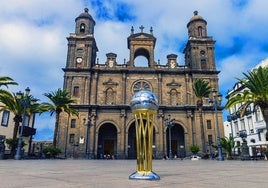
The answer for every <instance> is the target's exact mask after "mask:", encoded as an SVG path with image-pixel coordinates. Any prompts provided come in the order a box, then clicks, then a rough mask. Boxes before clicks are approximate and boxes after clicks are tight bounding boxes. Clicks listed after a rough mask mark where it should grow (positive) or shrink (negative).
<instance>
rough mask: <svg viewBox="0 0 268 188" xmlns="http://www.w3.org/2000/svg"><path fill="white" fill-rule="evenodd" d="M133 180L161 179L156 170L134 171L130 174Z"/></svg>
mask: <svg viewBox="0 0 268 188" xmlns="http://www.w3.org/2000/svg"><path fill="white" fill-rule="evenodd" d="M129 179H132V180H160V177H159V176H158V175H157V174H156V173H154V172H134V173H133V174H131V175H130V176H129Z"/></svg>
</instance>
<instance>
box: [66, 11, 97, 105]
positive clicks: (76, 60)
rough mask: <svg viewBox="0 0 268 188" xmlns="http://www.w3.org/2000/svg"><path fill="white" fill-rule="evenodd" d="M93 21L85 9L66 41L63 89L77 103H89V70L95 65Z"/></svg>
mask: <svg viewBox="0 0 268 188" xmlns="http://www.w3.org/2000/svg"><path fill="white" fill-rule="evenodd" d="M94 26H95V21H94V19H93V18H92V16H91V15H90V14H89V13H88V9H87V8H85V9H84V12H83V13H81V14H80V15H79V16H78V17H77V18H76V19H75V33H71V34H70V36H69V37H67V40H68V51H67V61H66V67H65V68H64V69H63V71H64V73H65V74H64V85H63V87H64V89H66V90H67V91H68V92H69V93H70V94H71V96H72V97H74V98H76V99H77V101H78V104H79V103H86V104H88V103H89V96H88V95H89V94H88V93H89V92H90V88H91V87H90V79H91V75H90V70H91V69H92V67H93V66H94V65H95V63H96V56H97V51H98V48H97V45H96V41H95V38H94Z"/></svg>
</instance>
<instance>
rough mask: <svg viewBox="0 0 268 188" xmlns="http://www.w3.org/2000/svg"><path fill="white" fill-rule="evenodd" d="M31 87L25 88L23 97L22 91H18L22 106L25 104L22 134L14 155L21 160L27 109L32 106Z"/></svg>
mask: <svg viewBox="0 0 268 188" xmlns="http://www.w3.org/2000/svg"><path fill="white" fill-rule="evenodd" d="M30 91H31V90H30V89H29V87H27V88H26V89H25V96H24V97H23V94H22V92H18V93H17V98H18V99H19V100H20V102H21V104H22V106H23V115H22V124H21V129H20V135H19V141H18V147H17V151H16V155H15V157H14V159H15V160H21V149H22V133H23V127H24V126H25V123H26V122H25V121H26V109H27V108H28V107H29V106H30V97H29V94H30Z"/></svg>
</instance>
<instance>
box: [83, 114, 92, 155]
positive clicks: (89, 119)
mask: <svg viewBox="0 0 268 188" xmlns="http://www.w3.org/2000/svg"><path fill="white" fill-rule="evenodd" d="M91 117H92V116H89V117H88V121H87V123H86V124H85V126H87V135H86V158H87V159H89V153H90V152H89V147H90V145H89V143H88V142H89V131H90V126H91ZM84 120H85V121H86V119H84Z"/></svg>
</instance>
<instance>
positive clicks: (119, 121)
mask: <svg viewBox="0 0 268 188" xmlns="http://www.w3.org/2000/svg"><path fill="white" fill-rule="evenodd" d="M75 24H76V25H75V32H74V33H71V34H70V36H68V37H67V40H68V51H67V60H66V67H65V68H63V71H64V83H63V88H64V89H66V90H67V91H68V92H69V93H70V94H71V97H72V98H74V99H76V100H77V103H76V104H73V105H72V107H73V108H75V109H77V110H78V112H79V115H78V117H77V116H71V115H67V114H66V113H62V114H61V116H60V122H59V132H58V139H57V147H59V148H61V149H62V152H63V153H62V154H63V155H64V156H65V157H67V158H69V157H74V158H88V159H104V158H107V159H113V158H117V159H134V158H136V132H135V118H134V116H133V114H132V112H131V109H130V101H131V99H132V97H133V95H134V93H135V92H137V91H139V90H149V91H151V92H153V93H154V94H155V95H156V96H157V99H158V103H159V108H158V110H157V115H156V118H155V122H154V129H153V145H152V149H153V157H154V158H155V159H159V158H163V156H166V155H167V156H170V157H172V156H173V157H174V156H175V157H176V156H177V157H185V156H188V155H190V154H191V151H190V149H189V148H190V146H192V145H198V146H199V147H200V151H201V153H208V152H212V151H211V145H212V144H213V143H214V144H215V145H217V144H216V143H217V126H219V129H220V133H221V134H222V135H223V121H222V112H221V109H222V108H220V109H219V111H218V113H215V111H216V110H214V108H213V107H212V106H211V104H210V103H209V101H210V99H211V98H212V97H213V96H212V94H211V95H210V96H207V98H205V99H204V102H203V111H202V117H201V116H200V112H199V111H198V108H197V97H196V96H195V93H194V91H193V83H194V81H195V80H196V79H203V80H205V81H207V82H209V84H210V86H211V87H212V88H214V89H216V90H218V89H219V87H218V74H219V72H220V71H218V70H217V69H216V62H215V55H214V45H215V40H213V38H212V37H210V36H208V35H207V22H206V20H204V19H203V18H202V17H201V16H200V15H198V12H197V11H195V12H194V15H193V16H192V18H190V20H189V22H188V24H187V29H188V40H187V43H186V44H185V46H184V50H183V54H184V57H185V59H184V61H185V62H184V63H183V64H182V63H181V62H178V60H177V57H178V55H176V54H167V55H166V58H167V59H166V62H164V63H163V64H160V63H159V62H157V61H155V54H154V49H155V46H156V45H157V43H156V37H155V36H154V35H153V29H152V28H151V29H150V31H149V33H146V32H144V28H143V26H141V27H140V28H139V29H140V30H139V32H137V33H135V32H134V28H133V27H132V28H131V32H130V35H129V36H128V38H127V41H126V42H127V47H128V49H129V59H125V60H123V62H119V61H118V60H117V54H115V53H113V52H109V53H107V54H106V57H107V59H106V61H105V62H99V60H98V58H97V52H98V50H101V49H98V47H97V41H96V40H95V38H94V27H95V21H94V19H93V17H92V16H91V15H90V14H89V12H88V9H87V8H85V9H84V12H82V13H81V14H80V15H79V16H78V17H77V18H76V19H75ZM111 50H112V49H111ZM138 57H144V58H145V59H146V65H142V66H140V62H138V59H139V58H138ZM200 120H201V121H200ZM202 121H203V125H204V135H205V136H204V137H202V136H201V134H202V131H201V125H200V124H201V123H200V122H202ZM203 146H205V148H203ZM171 155H172V156H171Z"/></svg>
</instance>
